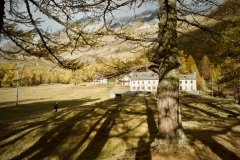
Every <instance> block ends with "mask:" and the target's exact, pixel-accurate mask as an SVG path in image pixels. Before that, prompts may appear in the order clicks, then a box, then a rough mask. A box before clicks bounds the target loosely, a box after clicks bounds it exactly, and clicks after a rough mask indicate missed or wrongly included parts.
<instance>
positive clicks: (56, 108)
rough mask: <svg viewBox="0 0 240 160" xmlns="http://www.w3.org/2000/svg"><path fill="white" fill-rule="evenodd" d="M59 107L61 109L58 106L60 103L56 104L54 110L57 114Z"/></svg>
mask: <svg viewBox="0 0 240 160" xmlns="http://www.w3.org/2000/svg"><path fill="white" fill-rule="evenodd" d="M58 107H59V106H58V103H57V102H56V103H55V105H54V106H53V108H54V109H55V112H57V110H58Z"/></svg>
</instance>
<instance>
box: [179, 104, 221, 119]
mask: <svg viewBox="0 0 240 160" xmlns="http://www.w3.org/2000/svg"><path fill="white" fill-rule="evenodd" d="M182 104H183V105H184V106H186V107H188V108H191V109H193V110H197V111H200V112H202V113H204V114H206V115H208V116H210V117H214V118H222V117H221V116H219V115H217V114H214V113H211V112H208V111H207V110H204V109H201V108H198V107H195V106H193V105H190V104H187V103H183V102H182Z"/></svg>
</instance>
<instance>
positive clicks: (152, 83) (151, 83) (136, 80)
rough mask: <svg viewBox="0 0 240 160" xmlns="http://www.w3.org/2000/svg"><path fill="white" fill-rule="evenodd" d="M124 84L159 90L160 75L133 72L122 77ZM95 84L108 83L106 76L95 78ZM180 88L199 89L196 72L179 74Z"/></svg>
mask: <svg viewBox="0 0 240 160" xmlns="http://www.w3.org/2000/svg"><path fill="white" fill-rule="evenodd" d="M120 82H121V85H122V86H129V89H130V91H148V92H154V91H157V86H158V75H157V74H156V73H154V72H152V71H148V72H132V73H130V74H128V75H125V76H124V77H123V78H122V79H120ZM93 84H107V79H106V78H104V77H99V78H94V79H93ZM179 90H180V91H187V92H193V91H196V90H197V77H196V73H193V74H186V75H183V74H181V75H179Z"/></svg>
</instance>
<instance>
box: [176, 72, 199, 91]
mask: <svg viewBox="0 0 240 160" xmlns="http://www.w3.org/2000/svg"><path fill="white" fill-rule="evenodd" d="M179 90H180V91H187V92H192V91H197V76H196V73H193V74H185V75H184V74H182V75H179Z"/></svg>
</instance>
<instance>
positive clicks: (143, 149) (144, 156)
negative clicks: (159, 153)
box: [135, 97, 158, 160]
mask: <svg viewBox="0 0 240 160" xmlns="http://www.w3.org/2000/svg"><path fill="white" fill-rule="evenodd" d="M144 100H145V106H146V114H147V124H148V131H149V141H148V142H146V141H145V140H144V139H143V137H140V139H139V141H138V149H137V153H136V155H135V160H151V159H152V157H151V152H150V148H151V143H152V142H153V141H154V139H155V138H156V137H157V133H158V128H157V124H156V121H155V118H154V111H153V109H152V108H151V106H150V105H149V102H148V100H147V98H146V97H145V99H144Z"/></svg>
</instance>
